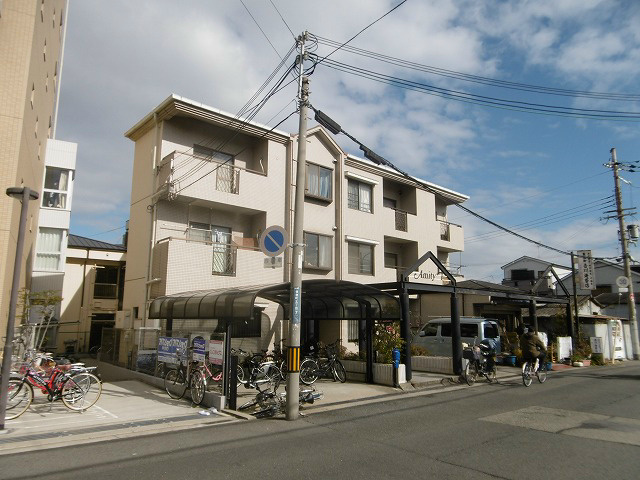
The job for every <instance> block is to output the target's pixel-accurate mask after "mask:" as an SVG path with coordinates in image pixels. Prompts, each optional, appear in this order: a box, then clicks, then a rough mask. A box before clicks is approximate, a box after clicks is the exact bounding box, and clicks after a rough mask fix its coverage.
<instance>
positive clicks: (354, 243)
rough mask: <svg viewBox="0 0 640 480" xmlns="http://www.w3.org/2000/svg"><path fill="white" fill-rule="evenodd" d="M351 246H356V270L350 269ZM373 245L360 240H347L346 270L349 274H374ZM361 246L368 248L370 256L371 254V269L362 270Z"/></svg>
mask: <svg viewBox="0 0 640 480" xmlns="http://www.w3.org/2000/svg"><path fill="white" fill-rule="evenodd" d="M352 247H358V271H357V272H354V271H352V269H351V264H352V262H351V258H352V257H351V248H352ZM374 247H375V245H372V244H369V243H361V242H355V241H348V242H347V272H348V274H349V275H366V276H371V277H373V276H375V274H376V270H375V249H374ZM362 248H369V249H370V256H371V269H370V271H363V263H362V262H361V261H360V260H361V259H362V256H361V253H360V252H361V249H362Z"/></svg>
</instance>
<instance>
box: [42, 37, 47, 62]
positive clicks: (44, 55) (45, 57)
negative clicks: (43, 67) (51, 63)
mask: <svg viewBox="0 0 640 480" xmlns="http://www.w3.org/2000/svg"><path fill="white" fill-rule="evenodd" d="M42 57H43V58H44V61H45V62H46V61H47V39H46V38H45V40H44V48H43V49H42Z"/></svg>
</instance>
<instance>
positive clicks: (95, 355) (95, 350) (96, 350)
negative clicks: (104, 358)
mask: <svg viewBox="0 0 640 480" xmlns="http://www.w3.org/2000/svg"><path fill="white" fill-rule="evenodd" d="M98 353H100V347H99V346H97V345H95V346H93V347H91V348H90V349H89V356H90V357H91V358H98Z"/></svg>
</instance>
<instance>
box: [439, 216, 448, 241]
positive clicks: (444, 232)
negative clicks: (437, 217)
mask: <svg viewBox="0 0 640 480" xmlns="http://www.w3.org/2000/svg"><path fill="white" fill-rule="evenodd" d="M450 238H451V236H450V230H449V222H442V221H441V222H440V240H446V241H447V242H448V241H449V240H450Z"/></svg>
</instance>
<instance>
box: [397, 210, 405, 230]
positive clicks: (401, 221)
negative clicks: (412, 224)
mask: <svg viewBox="0 0 640 480" xmlns="http://www.w3.org/2000/svg"><path fill="white" fill-rule="evenodd" d="M396 230H399V231H401V232H406V231H407V212H404V211H402V210H396Z"/></svg>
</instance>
